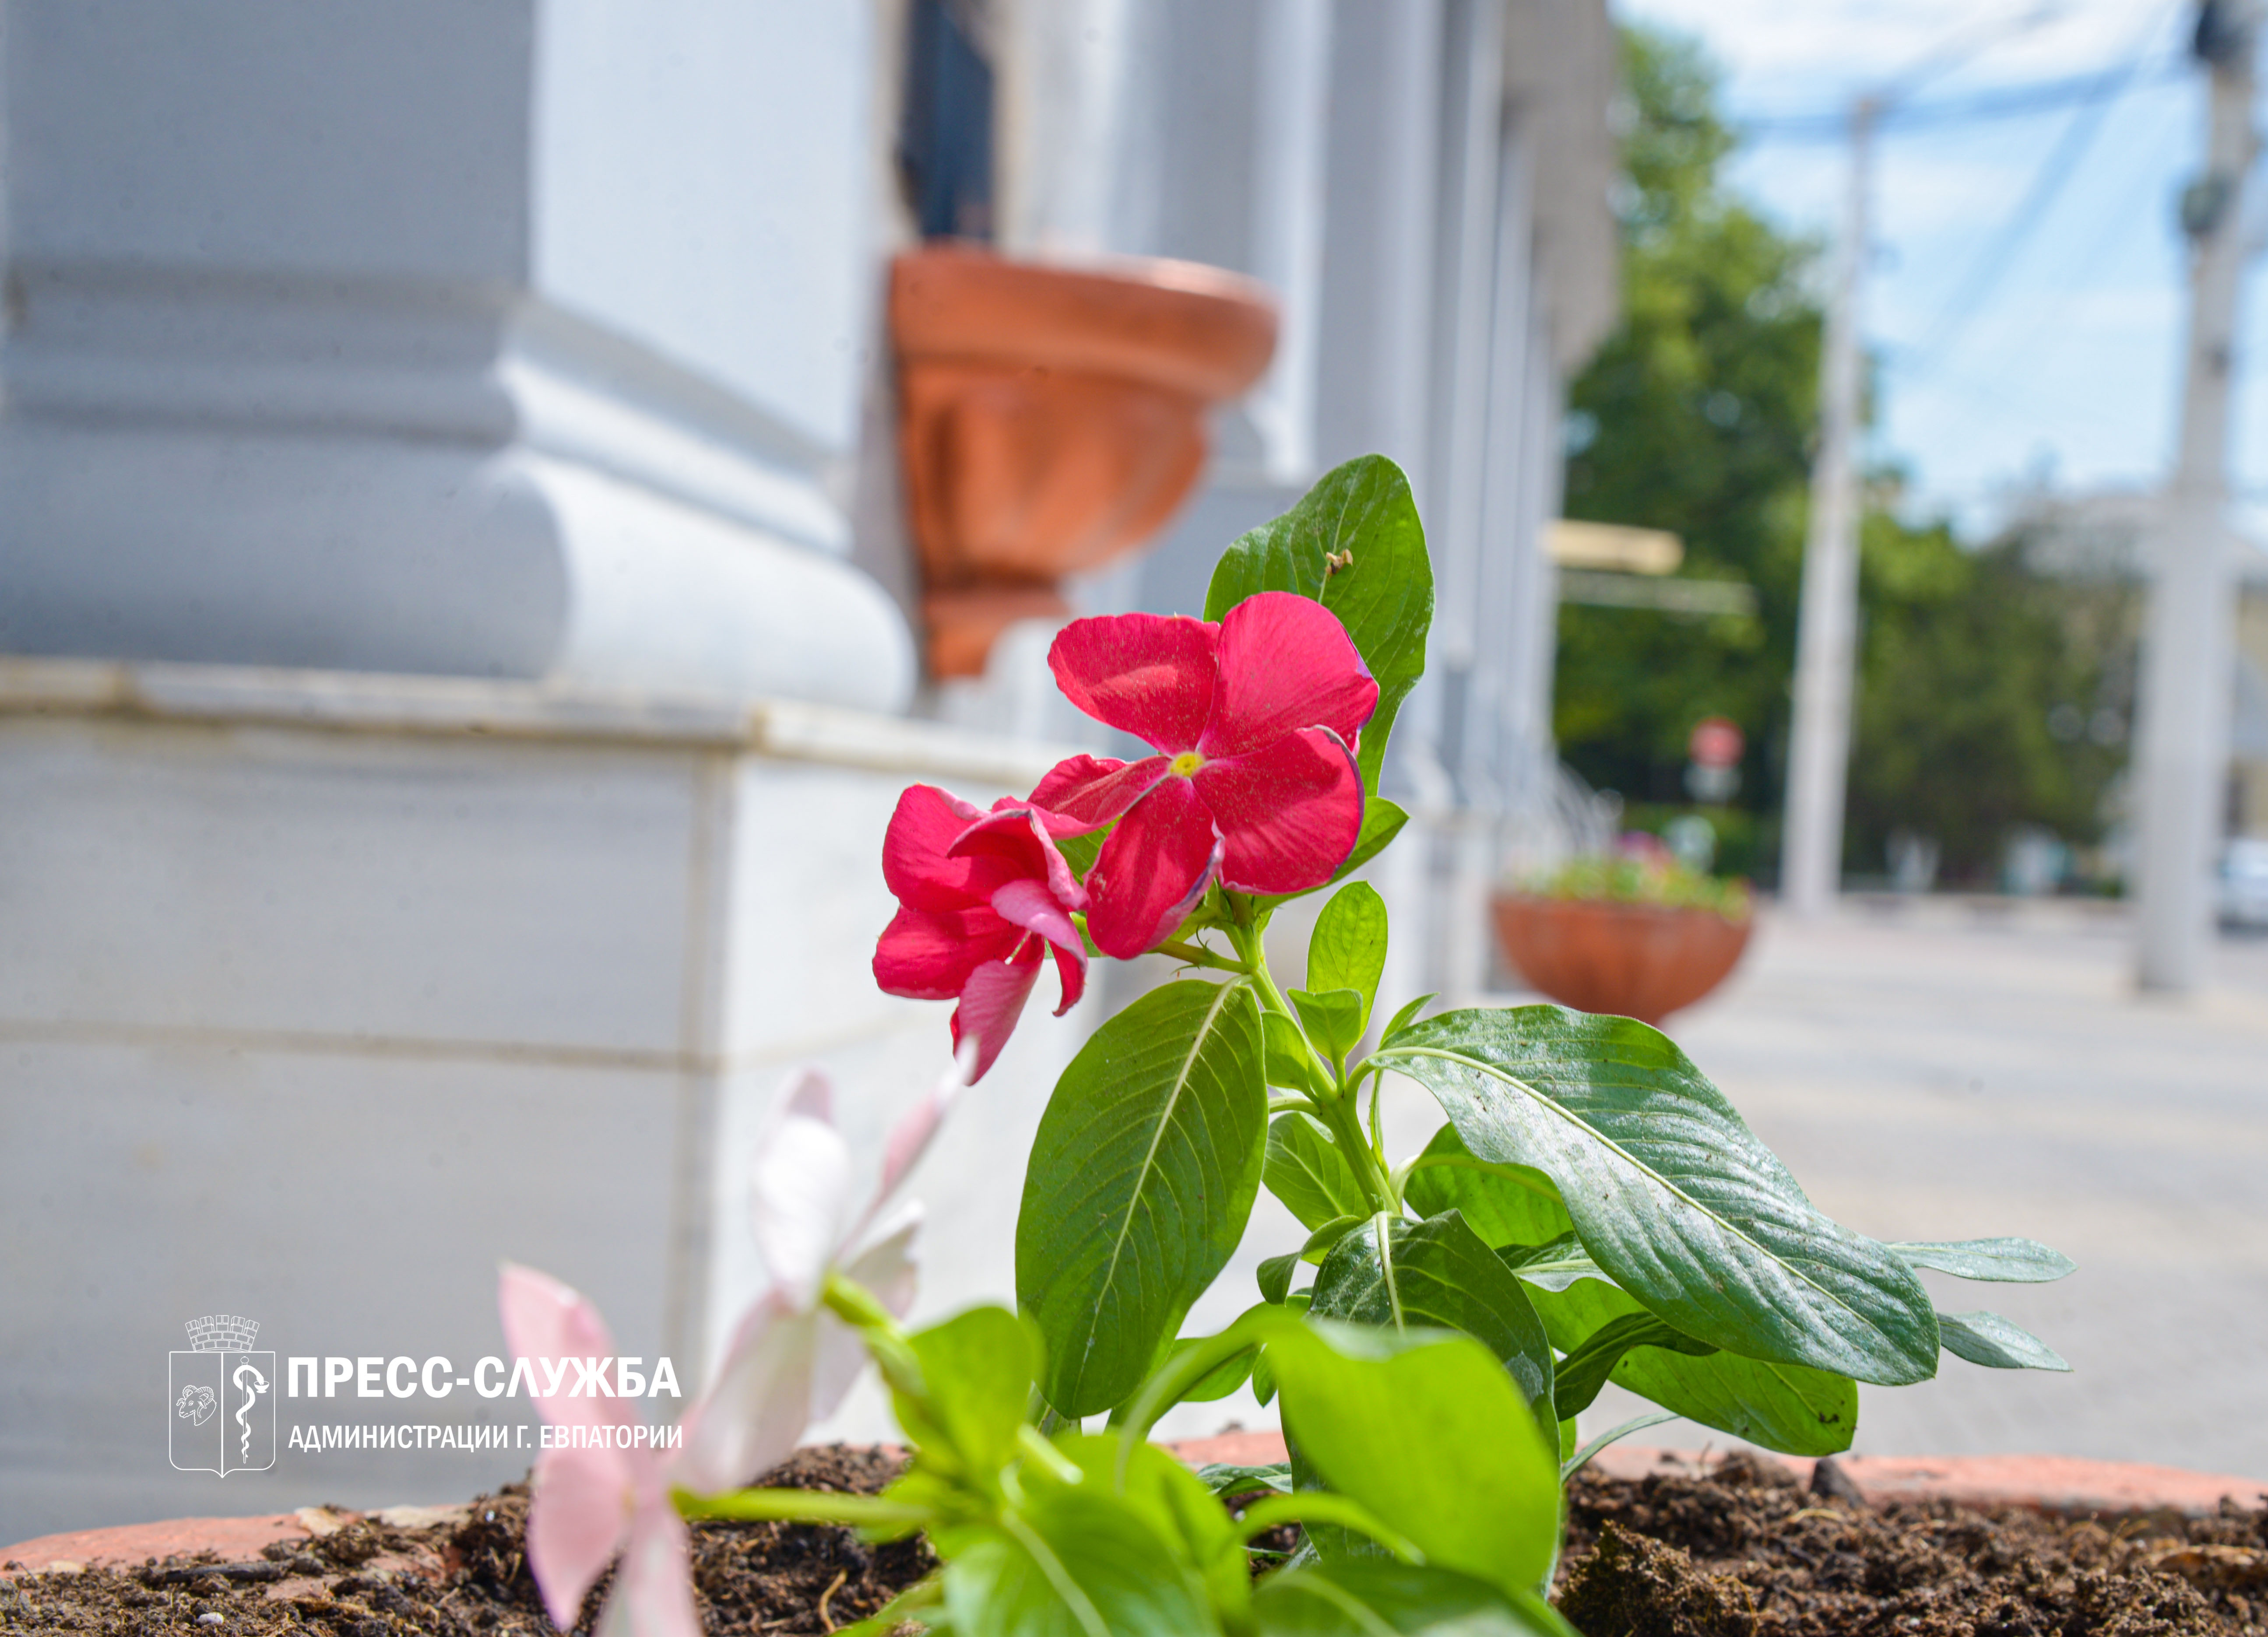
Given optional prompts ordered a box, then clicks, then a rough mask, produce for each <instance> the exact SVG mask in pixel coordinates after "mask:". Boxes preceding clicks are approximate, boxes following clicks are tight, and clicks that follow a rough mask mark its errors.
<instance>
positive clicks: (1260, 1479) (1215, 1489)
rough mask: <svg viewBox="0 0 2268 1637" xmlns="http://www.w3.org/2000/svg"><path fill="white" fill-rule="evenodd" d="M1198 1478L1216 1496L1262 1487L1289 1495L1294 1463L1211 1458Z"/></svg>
mask: <svg viewBox="0 0 2268 1637" xmlns="http://www.w3.org/2000/svg"><path fill="white" fill-rule="evenodd" d="M1197 1481H1198V1482H1199V1483H1201V1484H1203V1485H1204V1487H1206V1488H1207V1489H1209V1490H1211V1492H1212V1493H1213V1494H1215V1495H1217V1496H1219V1495H1248V1494H1258V1493H1259V1492H1260V1491H1261V1490H1263V1489H1272V1490H1274V1491H1275V1492H1276V1493H1277V1494H1283V1495H1288V1494H1291V1493H1292V1466H1291V1463H1290V1462H1288V1461H1278V1462H1276V1463H1274V1464H1272V1465H1268V1466H1237V1465H1233V1464H1229V1463H1226V1462H1223V1461H1210V1462H1207V1463H1206V1464H1204V1465H1203V1466H1200V1467H1199V1468H1197Z"/></svg>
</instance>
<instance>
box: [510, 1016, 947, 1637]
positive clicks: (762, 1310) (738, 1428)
mask: <svg viewBox="0 0 2268 1637" xmlns="http://www.w3.org/2000/svg"><path fill="white" fill-rule="evenodd" d="M967 1083H968V1059H967V1058H966V1057H963V1058H962V1059H961V1061H959V1062H958V1063H956V1065H955V1066H954V1072H953V1073H952V1074H950V1075H946V1077H945V1078H944V1079H943V1080H941V1081H939V1083H938V1084H937V1085H936V1086H935V1087H933V1088H932V1090H931V1091H930V1092H929V1094H928V1096H926V1097H924V1098H923V1099H922V1100H921V1101H920V1102H919V1103H918V1104H917V1105H915V1106H914V1107H913V1108H911V1109H910V1110H909V1111H908V1112H906V1113H905V1114H904V1115H903V1116H902V1117H901V1118H900V1119H899V1120H898V1122H897V1124H896V1125H895V1127H892V1128H891V1132H890V1135H889V1139H888V1141H887V1145H886V1147H885V1149H884V1151H883V1156H882V1175H881V1180H880V1184H879V1185H878V1186H877V1187H876V1189H875V1192H874V1196H873V1200H871V1201H870V1202H869V1203H868V1204H867V1205H866V1207H865V1209H864V1210H863V1211H862V1212H860V1213H859V1214H858V1215H857V1216H855V1217H853V1216H851V1215H850V1212H849V1210H848V1206H847V1200H848V1183H849V1172H850V1164H851V1156H850V1150H849V1149H847V1148H846V1147H845V1146H844V1144H843V1139H842V1137H841V1135H840V1134H838V1133H837V1132H836V1129H835V1121H834V1112H833V1100H834V1097H833V1089H832V1088H831V1087H830V1086H829V1084H828V1081H827V1077H826V1076H825V1075H821V1074H820V1073H819V1072H818V1071H817V1070H815V1069H806V1070H805V1071H803V1073H801V1074H800V1075H798V1076H797V1078H796V1080H795V1081H794V1083H793V1084H792V1087H791V1088H790V1090H789V1094H788V1097H787V1098H786V1100H785V1103H784V1106H783V1107H782V1109H781V1111H780V1112H779V1113H778V1114H777V1116H776V1117H775V1118H774V1119H773V1121H772V1124H771V1127H770V1130H769V1131H768V1132H767V1134H766V1135H765V1137H764V1139H763V1141H762V1143H761V1145H760V1146H759V1149H758V1151H757V1159H756V1169H755V1229H756V1241H757V1249H758V1250H759V1251H760V1252H762V1256H763V1259H764V1265H765V1267H766V1268H767V1270H768V1271H769V1272H770V1275H771V1281H772V1282H771V1285H770V1288H768V1289H767V1290H766V1291H765V1292H764V1294H763V1295H762V1296H761V1297H759V1298H758V1299H757V1301H756V1303H755V1305H754V1306H753V1307H751V1308H750V1309H749V1310H748V1313H747V1317H746V1318H743V1319H742V1320H741V1321H740V1329H739V1331H738V1332H736V1333H735V1335H734V1336H733V1345H732V1347H730V1349H728V1350H727V1352H726V1354H725V1360H724V1362H723V1363H722V1364H721V1365H720V1366H719V1367H718V1371H717V1378H716V1380H715V1382H714V1383H713V1384H711V1386H710V1388H709V1390H708V1391H706V1392H704V1393H703V1395H702V1397H701V1398H699V1400H697V1401H696V1403H695V1404H694V1406H693V1407H692V1408H691V1409H689V1411H687V1412H686V1415H685V1421H684V1427H685V1436H684V1442H683V1443H682V1446H681V1448H679V1449H676V1450H669V1451H666V1452H665V1451H662V1450H656V1449H654V1448H653V1447H652V1443H651V1442H649V1441H648V1439H647V1437H646V1436H645V1435H643V1434H642V1431H641V1424H640V1422H639V1420H638V1418H637V1415H636V1414H634V1413H632V1411H631V1410H630V1406H629V1404H628V1402H627V1401H626V1400H624V1399H622V1398H610V1397H606V1396H601V1395H599V1394H597V1393H596V1392H595V1391H594V1392H593V1395H592V1396H585V1394H584V1392H583V1391H581V1390H582V1389H584V1388H585V1387H586V1386H588V1385H590V1384H591V1382H592V1381H593V1377H592V1376H589V1375H588V1374H587V1373H586V1371H585V1369H578V1368H577V1367H575V1366H574V1365H573V1364H572V1363H571V1361H575V1360H582V1361H585V1364H586V1365H587V1364H591V1363H593V1362H596V1361H600V1360H611V1359H613V1358H614V1357H615V1340H614V1336H613V1334H612V1333H611V1332H609V1331H608V1328H607V1324H606V1320H604V1319H603V1318H600V1316H599V1310H598V1309H597V1308H595V1307H593V1305H592V1304H591V1303H590V1302H589V1301H588V1300H586V1299H585V1297H583V1296H579V1295H578V1294H577V1293H576V1292H575V1291H573V1290H571V1289H569V1288H567V1287H566V1286H565V1285H563V1284H561V1283H560V1282H559V1281H556V1280H555V1279H552V1278H550V1277H549V1276H548V1275H546V1274H539V1273H537V1272H535V1271H534V1269H532V1268H527V1267H519V1266H514V1265H512V1264H511V1263H506V1264H505V1265H504V1272H503V1277H502V1279H501V1281H500V1283H499V1288H498V1292H497V1304H498V1307H499V1308H500V1310H502V1314H503V1318H504V1337H505V1340H507V1342H508V1343H509V1344H510V1346H511V1347H512V1352H513V1353H514V1354H517V1355H518V1356H519V1357H521V1358H524V1359H527V1360H529V1361H531V1362H532V1363H534V1361H539V1360H541V1361H549V1362H550V1364H551V1365H563V1366H564V1367H563V1368H562V1369H560V1370H559V1373H558V1376H557V1377H556V1379H554V1377H553V1375H552V1371H551V1369H549V1367H547V1365H545V1364H543V1363H534V1378H535V1385H536V1389H537V1390H538V1391H536V1393H535V1405H536V1408H537V1410H538V1411H539V1412H541V1414H542V1416H543V1419H544V1420H547V1421H549V1422H550V1423H551V1424H552V1425H553V1426H554V1427H558V1428H578V1429H581V1430H580V1431H579V1432H578V1434H577V1435H575V1437H574V1441H573V1443H572V1444H571V1445H569V1446H566V1447H559V1448H553V1449H548V1450H543V1451H542V1453H541V1454H540V1455H538V1456H537V1457H536V1460H535V1484H534V1499H533V1500H532V1501H531V1502H530V1504H529V1507H528V1514H527V1560H528V1567H529V1568H530V1569H531V1570H532V1571H533V1572H534V1575H535V1582H536V1584H537V1585H538V1586H539V1587H540V1588H541V1589H542V1592H543V1605H544V1607H545V1609H546V1610H547V1611H549V1613H550V1615H551V1619H552V1622H553V1624H555V1625H556V1626H558V1627H559V1628H560V1629H561V1630H566V1629H567V1628H569V1627H571V1626H573V1625H574V1623H575V1618H576V1615H577V1613H578V1611H580V1610H581V1608H582V1606H583V1599H584V1597H585V1596H587V1595H588V1594H589V1592H590V1589H591V1588H592V1587H593V1585H595V1584H596V1583H597V1582H598V1579H599V1576H600V1575H602V1574H603V1573H605V1572H606V1567H607V1565H608V1563H609V1562H612V1561H613V1560H614V1559H615V1554H616V1553H621V1555H622V1569H621V1572H620V1574H619V1575H618V1576H617V1577H616V1580H615V1589H614V1590H613V1592H612V1594H611V1595H610V1596H609V1597H608V1600H607V1608H606V1612H605V1614H604V1615H603V1616H602V1617H601V1619H600V1631H601V1632H602V1633H617V1632H621V1633H637V1637H701V1620H700V1616H699V1615H698V1613H697V1612H696V1610H695V1607H694V1603H693V1592H692V1582H691V1567H690V1564H689V1559H688V1557H687V1553H686V1546H687V1534H686V1528H685V1523H684V1520H683V1519H682V1518H681V1517H680V1516H678V1514H677V1509H676V1508H675V1506H674V1504H673V1503H672V1501H671V1499H670V1492H671V1491H672V1490H673V1489H678V1488H683V1489H689V1490H692V1491H694V1492H696V1493H697V1494H713V1493H715V1492H717V1491H719V1490H724V1489H730V1488H734V1487H739V1486H740V1485H742V1484H746V1483H747V1482H748V1481H749V1480H750V1479H754V1478H755V1477H756V1476H757V1475H758V1474H760V1473H762V1472H766V1471H769V1470H770V1468H772V1467H774V1466H777V1464H779V1463H780V1462H782V1461H783V1460H785V1459H786V1458H787V1457H788V1456H789V1454H790V1453H792V1451H793V1450H794V1449H795V1445H796V1442H797V1440H799V1438H801V1437H802V1435H803V1432H804V1428H806V1427H807V1426H808V1425H809V1424H810V1423H811V1422H812V1421H814V1420H820V1419H823V1418H824V1417H826V1416H828V1415H830V1414H832V1413H834V1412H835V1410H836V1407H837V1406H839V1405H840V1404H841V1403H842V1401H843V1395H844V1394H845V1393H846V1392H848V1391H850V1390H851V1384H852V1383H853V1382H854V1381H856V1380H857V1378H858V1372H859V1370H860V1369H863V1368H864V1367H865V1348H864V1347H863V1346H862V1345H861V1343H860V1341H859V1338H858V1333H857V1332H855V1331H853V1330H852V1329H851V1327H850V1326H849V1325H845V1324H844V1323H843V1322H842V1321H841V1320H840V1319H838V1318H836V1317H835V1316H834V1315H833V1314H832V1313H830V1312H828V1310H826V1309H825V1308H823V1307H821V1305H820V1296H821V1290H822V1289H823V1288H824V1286H825V1283H826V1280H827V1275H828V1273H829V1271H831V1270H832V1269H834V1268H836V1266H841V1269H842V1272H843V1276H844V1277H846V1278H848V1279H850V1280H851V1281H854V1282H855V1283H858V1284H860V1285H864V1286H865V1288H867V1289H869V1290H871V1291H873V1293H874V1295H875V1296H878V1297H879V1298H880V1300H881V1301H882V1303H883V1304H884V1305H885V1306H886V1307H887V1308H888V1309H889V1310H891V1311H892V1312H893V1313H895V1314H897V1315H898V1316H899V1317H901V1318H902V1317H904V1315H905V1312H906V1310H907V1309H909V1307H911V1306H912V1305H913V1294H914V1264H913V1257H912V1245H913V1237H914V1232H915V1230H916V1228H917V1226H918V1225H919V1217H920V1213H919V1211H918V1209H917V1208H913V1207H911V1206H908V1207H905V1208H902V1209H900V1210H899V1211H897V1212H895V1213H894V1214H893V1215H892V1217H891V1219H890V1220H889V1221H888V1222H886V1223H884V1224H882V1225H881V1226H880V1227H879V1228H877V1227H876V1225H875V1223H876V1218H877V1216H878V1215H880V1212H881V1210H882V1208H883V1207H884V1206H885V1205H886V1204H887V1202H888V1200H889V1199H890V1197H891V1196H892V1195H893V1194H894V1193H896V1191H897V1188H898V1185H899V1184H900V1183H902V1182H903V1181H904V1180H905V1178H906V1174H907V1173H908V1172H909V1171H911V1170H912V1169H913V1168H914V1164H915V1163H916V1162H917V1161H918V1160H919V1159H920V1158H921V1156H922V1154H923V1152H924V1150H925V1149H927V1148H928V1146H929V1141H930V1138H931V1137H932V1136H933V1135H934V1134H936V1132H937V1128H938V1126H939V1123H940V1122H941V1121H942V1120H943V1119H944V1118H945V1114H946V1110H947V1109H949V1108H950V1107H951V1106H952V1105H953V1101H954V1097H957V1096H958V1095H959V1094H960V1092H961V1090H963V1089H964V1088H965V1086H966V1085H967ZM869 1230H873V1233H872V1235H871V1237H872V1239H873V1244H871V1245H869V1246H868V1247H867V1248H866V1249H865V1250H864V1251H862V1252H858V1254H857V1255H855V1256H851V1257H850V1258H849V1259H847V1260H845V1256H846V1253H847V1252H849V1250H850V1247H851V1245H853V1244H857V1243H858V1242H859V1241H860V1240H861V1239H862V1238H863V1237H869ZM546 1388H548V1389H549V1391H544V1390H543V1389H546Z"/></svg>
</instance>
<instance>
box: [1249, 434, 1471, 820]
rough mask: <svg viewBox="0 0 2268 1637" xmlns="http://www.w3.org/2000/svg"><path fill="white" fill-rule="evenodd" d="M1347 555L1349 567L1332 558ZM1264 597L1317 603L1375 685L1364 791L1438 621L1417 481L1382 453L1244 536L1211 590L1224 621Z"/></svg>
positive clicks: (1374, 778) (1333, 473)
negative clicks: (1293, 596)
mask: <svg viewBox="0 0 2268 1637" xmlns="http://www.w3.org/2000/svg"><path fill="white" fill-rule="evenodd" d="M1334 555H1342V556H1345V557H1350V558H1351V561H1347V562H1344V565H1343V566H1334V565H1333V563H1332V562H1330V561H1329V559H1330V558H1331V557H1333V556H1334ZM1260 591H1296V592H1298V593H1299V594H1300V596H1302V597H1313V598H1317V599H1318V600H1319V601H1321V602H1322V605H1323V606H1324V607H1326V608H1328V609H1329V610H1330V611H1331V612H1332V613H1335V614H1337V616H1338V617H1339V621H1340V623H1341V624H1343V625H1344V626H1345V627H1346V628H1347V635H1349V636H1351V637H1352V638H1353V639H1354V645H1355V650H1356V651H1357V652H1358V653H1359V654H1360V655H1361V656H1362V659H1363V663H1364V664H1366V665H1368V666H1369V667H1370V674H1371V675H1372V676H1373V677H1375V678H1376V679H1378V708H1377V710H1376V711H1375V712H1373V714H1372V716H1371V718H1370V722H1369V723H1368V725H1366V727H1365V728H1364V729H1363V730H1362V744H1361V746H1360V748H1359V752H1358V754H1357V756H1356V758H1355V765H1356V766H1357V767H1359V768H1360V769H1361V771H1362V786H1363V789H1365V790H1366V791H1368V792H1371V793H1373V794H1374V793H1375V792H1376V791H1377V789H1378V770H1379V768H1380V767H1381V765H1382V764H1383V762H1384V760H1385V757H1386V741H1387V738H1388V735H1389V734H1391V733H1392V732H1393V730H1394V716H1395V712H1396V711H1398V710H1400V709H1401V708H1402V701H1403V700H1404V699H1406V698H1408V697H1409V694H1410V689H1411V688H1413V687H1415V686H1417V685H1418V678H1419V677H1421V676H1423V675H1424V674H1425V633H1426V632H1427V630H1428V629H1429V628H1431V627H1432V623H1433V567H1432V562H1431V560H1430V559H1428V558H1427V556H1426V554H1425V525H1423V524H1422V523H1420V522H1419V521H1418V506H1417V503H1416V502H1415V501H1413V500H1412V499H1411V498H1410V480H1409V479H1408V478H1406V477H1404V476H1403V474H1402V469H1401V468H1400V467H1399V466H1395V464H1394V463H1393V462H1392V461H1391V460H1388V459H1386V458H1385V457H1384V456H1382V455H1365V456H1362V457H1361V458H1360V459H1355V460H1350V461H1348V462H1347V463H1346V464H1345V465H1344V466H1337V467H1334V468H1333V469H1332V470H1330V471H1329V472H1326V473H1324V474H1323V475H1322V478H1321V479H1320V480H1319V481H1317V482H1316V484H1315V486H1314V488H1311V489H1309V490H1308V491H1307V495H1306V496H1305V497H1304V498H1302V499H1301V500H1300V502H1299V503H1297V504H1295V505H1294V506H1293V507H1292V510H1289V511H1287V512H1285V514H1284V515H1283V516H1282V517H1280V518H1276V519H1275V520H1274V521H1273V522H1270V523H1263V524H1262V525H1260V526H1259V527H1258V528H1256V529H1254V530H1253V531H1252V532H1249V533H1248V534H1244V535H1241V536H1240V537H1238V539H1237V540H1235V541H1234V542H1233V544H1232V545H1231V546H1230V547H1229V548H1228V549H1227V550H1226V552H1224V553H1222V554H1221V559H1220V562H1219V564H1218V565H1217V566H1216V567H1215V568H1214V569H1213V571H1212V584H1211V586H1210V587H1209V588H1208V589H1207V591H1206V592H1205V618H1206V619H1208V620H1219V618H1220V617H1221V616H1222V615H1223V614H1226V613H1227V612H1228V611H1229V610H1230V609H1231V608H1233V607H1234V606H1236V605H1237V604H1239V603H1241V602H1242V601H1243V600H1244V599H1245V598H1248V597H1250V596H1252V595H1254V594H1255V593H1256V592H1260Z"/></svg>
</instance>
